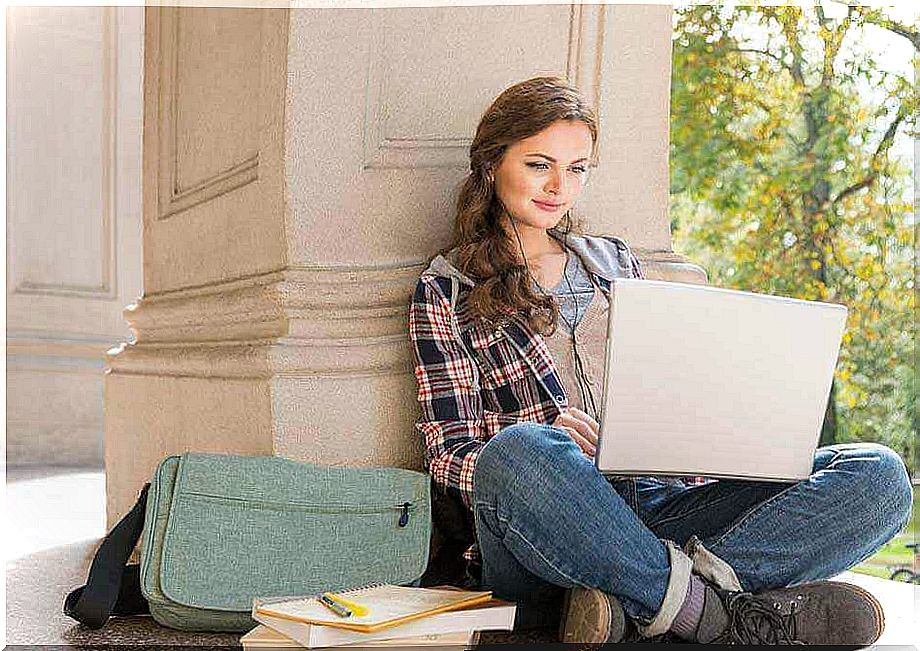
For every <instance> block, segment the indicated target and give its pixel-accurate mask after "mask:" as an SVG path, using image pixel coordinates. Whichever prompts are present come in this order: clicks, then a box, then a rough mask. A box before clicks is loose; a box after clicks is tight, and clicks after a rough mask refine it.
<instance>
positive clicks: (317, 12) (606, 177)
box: [106, 5, 686, 520]
mask: <svg viewBox="0 0 920 651" xmlns="http://www.w3.org/2000/svg"><path fill="white" fill-rule="evenodd" d="M670 21H671V16H670V9H669V8H666V7H650V6H647V7H641V6H618V7H611V6H583V5H576V6H567V5H549V6H536V5H534V6H506V7H433V8H406V9H403V8H400V9H367V10H362V9H347V10H331V9H322V10H321V9H292V10H264V9H263V10H258V9H178V8H148V9H147V21H146V38H147V41H146V45H147V48H146V64H145V65H146V67H145V70H146V77H145V91H146V92H145V101H146V113H145V116H146V119H145V125H146V130H145V140H144V148H145V167H144V174H145V176H144V178H145V196H144V200H145V203H144V222H145V242H144V280H145V288H146V291H145V294H144V297H143V299H142V300H140V301H139V302H138V303H137V305H135V306H132V307H131V308H129V309H128V310H127V311H126V317H127V319H128V321H129V322H130V323H131V327H132V328H133V329H134V331H135V332H136V334H137V342H136V343H135V344H133V345H130V346H126V347H124V348H123V349H122V350H121V351H119V352H118V353H117V354H114V355H112V356H111V357H110V366H111V370H110V373H109V374H108V376H107V382H106V435H107V439H106V463H107V469H108V473H107V477H108V482H109V485H108V488H109V491H108V495H109V518H110V520H114V519H115V518H117V517H118V516H119V515H121V514H122V513H124V512H125V510H127V508H128V507H129V506H130V504H131V501H132V499H133V495H134V492H135V491H136V490H137V488H139V486H140V484H141V483H142V482H143V481H144V479H145V478H146V477H148V476H149V475H150V472H151V470H152V469H153V467H154V465H155V464H156V462H157V461H158V460H159V459H160V458H161V457H162V456H163V455H165V454H169V453H178V452H181V451H183V450H211V451H220V452H234V453H246V454H279V455H283V456H287V457H290V458H294V459H299V460H303V461H309V462H314V463H321V464H349V465H364V466H366V465H394V466H402V467H408V468H420V467H421V455H422V449H421V441H419V440H418V438H417V436H416V435H415V433H414V431H413V422H414V420H415V418H416V416H417V407H416V401H415V380H414V376H413V365H414V364H413V360H412V355H411V351H410V348H409V342H408V335H407V326H406V317H407V307H408V303H409V299H410V296H411V292H412V289H413V287H414V286H415V282H416V279H417V277H418V274H419V272H420V271H421V270H422V265H423V262H424V261H425V260H426V259H427V258H428V257H429V255H430V254H431V253H432V252H433V251H434V250H436V249H437V248H439V247H440V246H442V245H443V244H444V243H445V242H446V240H447V237H448V233H449V231H450V224H451V220H452V214H451V209H452V205H453V201H454V197H455V191H456V187H457V184H458V183H459V182H460V181H461V180H462V178H463V177H464V175H465V173H466V170H467V169H468V162H467V160H468V159H467V153H468V147H469V144H470V140H471V137H472V135H473V132H474V130H475V127H476V123H477V122H478V119H479V116H480V115H481V113H482V111H483V110H484V109H485V107H486V106H487V105H488V103H489V102H490V101H491V99H492V98H493V97H494V96H495V95H496V94H498V93H499V92H500V91H501V90H502V89H503V88H505V87H507V86H508V85H510V84H512V83H514V82H516V81H520V80H522V79H525V78H527V77H531V76H534V75H537V74H547V73H551V74H561V75H567V76H568V78H570V79H573V80H574V81H576V82H577V83H578V84H579V85H581V86H582V87H583V88H584V89H585V90H586V92H588V94H589V96H590V97H591V98H593V99H594V100H595V101H596V102H597V103H598V106H599V109H600V113H601V119H602V121H603V124H602V130H603V132H604V136H603V141H602V143H601V146H602V159H603V165H604V167H603V170H604V171H603V172H602V173H601V175H599V177H595V178H594V179H593V180H592V188H591V193H590V194H589V195H588V197H586V201H585V203H584V206H583V211H584V212H585V213H586V214H587V215H588V218H589V220H588V221H589V223H590V224H591V225H592V226H593V230H597V231H601V232H610V233H622V234H625V235H626V236H627V237H629V238H630V241H631V242H632V243H633V244H634V246H636V247H637V248H638V249H639V250H640V251H644V252H646V253H647V257H648V258H649V259H650V260H651V261H652V263H653V264H652V265H651V268H652V270H653V271H654V272H655V273H658V274H659V275H667V269H668V268H669V267H668V265H669V264H670V260H669V256H670V253H669V241H670V237H669V234H668V232H667V224H668V222H667V151H668V148H667V138H668V123H667V106H668V87H669V76H670V47H671V44H670V25H671V22H670ZM537 37H538V38H537ZM672 266H673V265H672ZM674 268H675V269H677V271H678V272H680V273H685V272H686V269H685V268H684V267H681V266H680V265H677V266H676V267H674Z"/></svg>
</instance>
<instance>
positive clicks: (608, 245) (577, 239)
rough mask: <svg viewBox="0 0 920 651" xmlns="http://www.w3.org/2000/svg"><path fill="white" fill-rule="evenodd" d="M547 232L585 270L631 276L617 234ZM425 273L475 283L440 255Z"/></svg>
mask: <svg viewBox="0 0 920 651" xmlns="http://www.w3.org/2000/svg"><path fill="white" fill-rule="evenodd" d="M547 233H548V234H549V235H550V236H552V237H553V238H555V239H556V240H558V241H559V243H560V244H563V245H566V244H567V245H568V249H569V251H572V252H573V253H574V254H575V255H577V256H578V257H579V259H580V260H581V263H582V264H583V265H584V266H585V269H587V270H588V271H589V272H591V273H593V274H596V275H597V276H600V277H601V278H604V279H605V280H607V281H611V280H613V279H614V278H629V277H630V276H631V275H632V274H631V269H632V262H631V261H630V252H629V247H628V246H627V245H626V242H624V241H623V240H622V239H620V238H618V237H612V236H611V237H600V236H596V235H575V234H573V233H569V235H568V237H567V238H565V237H564V236H563V234H562V232H560V231H557V230H556V229H554V228H551V229H549V230H548V231H547ZM447 255H448V256H450V255H451V253H450V252H448V254H447ZM425 273H430V274H434V275H436V276H444V277H446V278H451V279H454V280H457V281H459V282H460V283H461V284H464V285H469V286H471V287H472V286H474V285H475V284H476V283H475V281H474V280H473V279H472V278H470V277H469V276H467V275H466V274H464V273H462V272H461V271H460V270H459V269H457V268H456V267H455V266H454V265H453V263H452V262H451V261H450V260H448V259H447V258H446V257H445V256H443V255H438V256H436V257H435V258H434V259H433V260H432V261H431V263H430V264H429V265H428V269H426V271H425Z"/></svg>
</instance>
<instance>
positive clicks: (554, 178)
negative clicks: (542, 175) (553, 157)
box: [546, 170, 565, 194]
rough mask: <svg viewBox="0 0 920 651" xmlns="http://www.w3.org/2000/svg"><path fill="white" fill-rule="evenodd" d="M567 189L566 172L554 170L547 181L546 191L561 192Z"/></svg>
mask: <svg viewBox="0 0 920 651" xmlns="http://www.w3.org/2000/svg"><path fill="white" fill-rule="evenodd" d="M564 189H565V174H564V173H562V172H560V171H558V170H557V171H555V172H553V173H552V174H551V175H550V177H549V180H548V181H547V182H546V191H547V192H552V193H553V194H559V193H560V192H562V191H563V190H564Z"/></svg>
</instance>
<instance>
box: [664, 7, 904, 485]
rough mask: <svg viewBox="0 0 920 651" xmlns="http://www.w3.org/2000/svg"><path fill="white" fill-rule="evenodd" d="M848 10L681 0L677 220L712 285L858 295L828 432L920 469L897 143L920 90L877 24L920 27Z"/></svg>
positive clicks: (890, 29) (823, 296)
mask: <svg viewBox="0 0 920 651" xmlns="http://www.w3.org/2000/svg"><path fill="white" fill-rule="evenodd" d="M845 11H846V15H845V17H841V18H837V19H833V20H832V19H830V18H828V17H827V16H825V14H824V12H823V11H822V9H821V8H820V7H815V8H809V9H803V8H800V7H791V6H783V7H780V6H770V7H757V6H745V7H735V6H725V7H714V6H693V7H688V8H685V9H680V10H678V11H677V12H675V30H674V60H673V79H672V93H671V111H672V117H671V220H672V222H671V226H672V231H673V239H674V245H675V249H676V250H678V251H679V252H681V253H683V254H685V255H687V256H688V257H689V258H691V259H693V260H695V261H698V262H699V263H700V264H702V265H703V266H704V267H705V268H706V269H707V270H708V272H709V274H710V281H711V282H712V283H713V284H715V285H720V286H725V287H735V288H740V289H746V290H750V291H758V292H766V293H774V294H780V295H786V296H795V297H798V298H804V299H808V300H820V301H831V302H837V303H843V304H845V305H847V306H848V308H849V310H850V311H849V317H848V322H847V330H846V333H845V335H844V344H843V348H842V351H841V356H840V360H839V363H838V366H837V372H836V376H835V381H834V390H833V392H832V402H831V408H830V409H829V411H828V418H827V419H826V422H825V431H824V433H823V436H822V442H825V443H826V442H831V441H840V442H843V441H852V440H859V441H880V442H883V443H885V444H887V445H890V446H891V447H893V448H894V449H895V450H897V451H898V452H899V453H901V455H902V456H903V457H904V458H905V460H906V461H907V462H908V465H909V466H910V467H911V468H912V469H913V468H915V457H914V454H915V450H914V447H913V446H914V439H915V433H916V431H917V429H918V425H920V421H918V399H920V395H918V393H920V392H918V384H920V378H918V372H917V369H916V367H915V365H914V363H913V362H914V357H913V356H914V348H913V346H914V339H915V334H916V330H915V328H916V324H915V321H916V314H917V313H916V311H915V310H916V288H915V287H914V282H915V278H914V267H913V246H914V234H913V229H914V224H913V206H912V204H911V201H910V192H911V184H912V176H911V170H910V167H909V165H908V164H907V162H906V161H903V160H899V159H898V158H897V157H896V156H895V155H894V153H893V152H892V150H891V147H892V144H893V143H894V142H895V138H896V137H897V136H898V135H899V134H902V135H912V134H914V135H915V134H916V127H917V118H918V116H920V92H918V89H917V87H916V85H915V84H914V83H913V80H912V79H910V78H906V77H904V76H902V75H899V74H896V73H893V72H890V71H885V70H883V69H881V68H880V66H879V65H878V63H877V61H876V60H875V59H874V57H873V55H872V53H871V50H870V48H868V47H867V46H866V41H865V39H866V35H867V34H868V33H870V32H871V31H872V30H875V34H876V35H877V34H878V30H881V29H884V30H887V33H888V34H889V35H890V36H891V38H892V39H898V38H908V39H910V40H911V43H913V44H914V48H915V50H914V51H915V54H916V52H917V51H918V50H917V49H916V48H920V37H918V32H920V30H918V27H917V26H916V25H903V24H900V23H898V22H896V21H894V20H891V19H890V18H889V17H888V16H887V15H886V14H885V10H884V9H866V8H860V7H850V8H847V9H845ZM916 62H917V60H916V59H915V63H916ZM868 88H872V89H874V90H875V92H874V93H868V92H867V89H868Z"/></svg>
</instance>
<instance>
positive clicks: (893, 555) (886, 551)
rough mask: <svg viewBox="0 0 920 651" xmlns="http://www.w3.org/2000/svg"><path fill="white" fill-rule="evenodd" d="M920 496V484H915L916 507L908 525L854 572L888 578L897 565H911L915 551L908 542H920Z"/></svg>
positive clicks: (855, 568) (854, 569)
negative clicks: (908, 545)
mask: <svg viewBox="0 0 920 651" xmlns="http://www.w3.org/2000/svg"><path fill="white" fill-rule="evenodd" d="M918 497H920V486H914V509H913V512H912V513H911V517H910V521H909V522H908V523H907V526H906V527H905V528H904V530H903V531H901V532H900V533H899V534H898V535H897V536H895V537H894V538H892V539H891V540H890V541H889V542H888V544H886V545H885V546H884V547H882V548H881V549H880V550H878V552H876V553H875V555H873V556H871V557H869V558H867V559H866V560H865V561H863V562H862V563H860V564H859V565H857V566H856V567H854V568H853V571H854V572H859V573H860V574H869V575H871V576H880V577H883V578H886V579H887V578H888V577H889V576H891V572H892V570H893V569H894V567H895V566H898V565H906V566H908V567H910V566H911V564H912V563H913V560H914V551H913V550H911V549H908V548H907V544H908V543H915V542H920V508H917V498H918Z"/></svg>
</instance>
